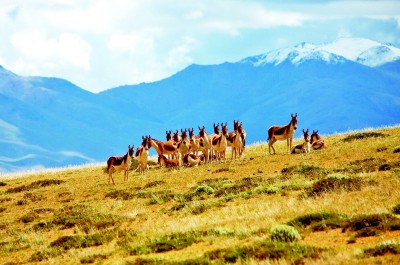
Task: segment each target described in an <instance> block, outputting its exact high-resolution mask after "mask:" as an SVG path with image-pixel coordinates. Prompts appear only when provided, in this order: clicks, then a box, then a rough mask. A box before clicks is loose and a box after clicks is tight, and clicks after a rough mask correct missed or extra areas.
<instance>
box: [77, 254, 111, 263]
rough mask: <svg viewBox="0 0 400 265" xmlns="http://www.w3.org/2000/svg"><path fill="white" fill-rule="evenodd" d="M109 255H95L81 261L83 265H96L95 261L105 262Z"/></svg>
mask: <svg viewBox="0 0 400 265" xmlns="http://www.w3.org/2000/svg"><path fill="white" fill-rule="evenodd" d="M105 259H107V255H104V254H94V255H90V256H87V257H83V258H81V259H80V262H81V264H88V263H94V262H95V261H99V260H105Z"/></svg>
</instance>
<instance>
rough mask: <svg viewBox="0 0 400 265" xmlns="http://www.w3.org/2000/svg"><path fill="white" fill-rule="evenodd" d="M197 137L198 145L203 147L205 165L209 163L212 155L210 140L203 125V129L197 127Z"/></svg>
mask: <svg viewBox="0 0 400 265" xmlns="http://www.w3.org/2000/svg"><path fill="white" fill-rule="evenodd" d="M199 135H200V145H201V144H203V147H204V151H203V153H204V155H205V156H206V163H208V162H210V161H211V159H212V158H213V153H212V138H210V137H209V135H208V134H207V132H206V128H205V127H204V125H203V128H200V126H199Z"/></svg>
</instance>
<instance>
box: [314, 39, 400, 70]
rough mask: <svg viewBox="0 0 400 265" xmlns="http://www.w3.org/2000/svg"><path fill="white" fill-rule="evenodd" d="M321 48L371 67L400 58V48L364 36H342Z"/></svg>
mask: <svg viewBox="0 0 400 265" xmlns="http://www.w3.org/2000/svg"><path fill="white" fill-rule="evenodd" d="M321 49H323V50H326V51H328V52H331V53H334V54H337V55H340V56H343V57H344V58H346V59H348V60H351V61H354V62H358V63H361V64H364V65H367V66H371V67H375V66H379V65H382V64H384V63H388V62H391V61H394V60H398V59H400V49H399V48H396V47H394V46H392V45H390V44H382V43H379V42H376V41H372V40H369V39H362V38H340V39H337V40H335V41H334V42H332V43H329V44H326V45H321Z"/></svg>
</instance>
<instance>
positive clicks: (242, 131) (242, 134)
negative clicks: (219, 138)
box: [238, 122, 247, 157]
mask: <svg viewBox="0 0 400 265" xmlns="http://www.w3.org/2000/svg"><path fill="white" fill-rule="evenodd" d="M238 131H239V133H240V138H242V147H241V148H240V150H239V156H240V157H241V156H242V155H243V152H244V148H245V147H246V137H247V132H246V130H245V129H244V128H243V123H242V122H240V124H239V125H238Z"/></svg>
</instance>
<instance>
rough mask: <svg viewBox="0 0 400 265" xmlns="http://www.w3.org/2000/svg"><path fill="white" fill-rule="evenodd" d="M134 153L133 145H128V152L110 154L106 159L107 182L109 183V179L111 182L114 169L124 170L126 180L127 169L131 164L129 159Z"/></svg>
mask: <svg viewBox="0 0 400 265" xmlns="http://www.w3.org/2000/svg"><path fill="white" fill-rule="evenodd" d="M133 154H134V146H132V147H131V146H130V145H129V146H128V152H127V153H126V154H125V155H124V156H110V158H108V160H107V172H108V184H110V181H111V180H112V182H113V184H115V182H114V178H113V176H112V174H113V173H114V172H115V171H120V170H123V171H124V181H127V180H128V173H129V172H128V170H129V167H130V165H131V161H132V158H133Z"/></svg>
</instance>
